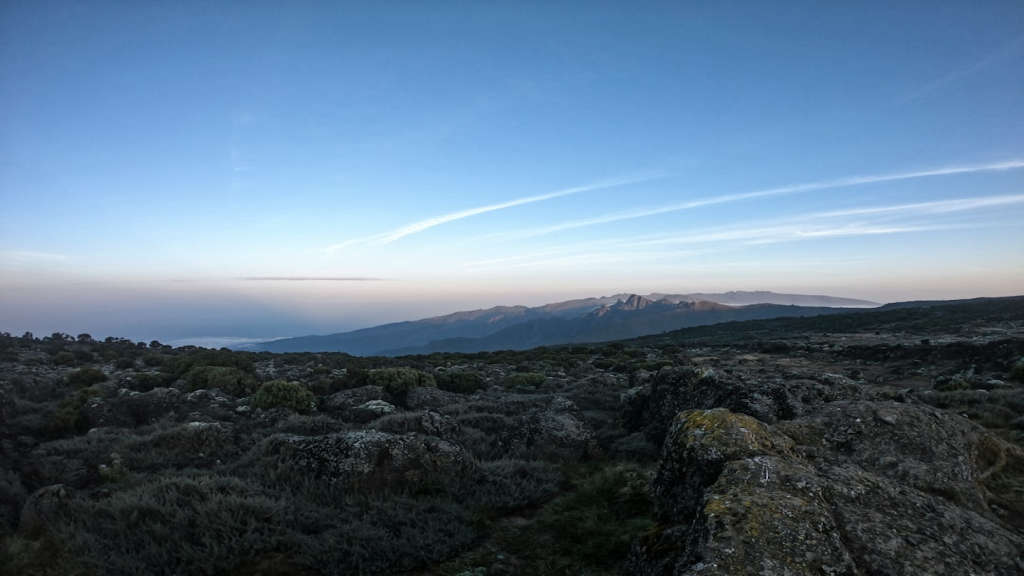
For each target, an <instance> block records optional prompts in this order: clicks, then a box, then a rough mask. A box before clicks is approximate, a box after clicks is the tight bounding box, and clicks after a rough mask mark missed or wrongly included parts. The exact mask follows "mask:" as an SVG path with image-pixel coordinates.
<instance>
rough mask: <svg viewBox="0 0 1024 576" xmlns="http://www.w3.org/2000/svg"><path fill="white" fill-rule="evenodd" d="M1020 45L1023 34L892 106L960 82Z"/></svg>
mask: <svg viewBox="0 0 1024 576" xmlns="http://www.w3.org/2000/svg"><path fill="white" fill-rule="evenodd" d="M1021 45H1024V36H1018V37H1016V38H1014V39H1012V40H1010V41H1009V42H1006V43H1005V44H1003V45H1002V46H1000V47H999V48H998V49H996V50H993V51H992V52H989V53H988V54H986V55H985V56H983V57H982V58H980V59H978V60H975V61H974V62H971V63H970V64H967V65H965V66H961V67H959V68H954V69H953V70H950V71H949V72H947V73H946V74H943V75H942V76H940V77H938V78H936V79H934V80H932V81H930V82H926V83H924V84H922V85H921V86H919V87H918V88H916V89H915V90H913V91H912V92H910V93H908V94H906V95H905V96H903V97H902V98H900V99H898V100H897V101H896V102H895V103H894V106H903V105H905V104H909V103H911V102H914V101H915V100H920V99H921V98H925V97H927V96H929V95H931V94H933V93H935V92H939V91H941V90H943V89H945V88H946V87H947V86H950V85H952V84H955V83H957V82H960V81H961V80H963V79H965V78H968V77H970V76H972V75H974V74H975V73H977V72H979V71H981V70H983V69H985V68H987V67H989V66H991V65H993V64H995V63H996V62H998V61H999V60H1002V59H1004V58H1006V57H1007V56H1010V55H1012V54H1013V53H1014V52H1016V51H1017V49H1019V48H1020V47H1021Z"/></svg>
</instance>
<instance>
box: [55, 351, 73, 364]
mask: <svg viewBox="0 0 1024 576" xmlns="http://www.w3.org/2000/svg"><path fill="white" fill-rule="evenodd" d="M53 363H54V364H56V365H57V366H73V365H74V364H75V355H74V354H72V353H71V352H68V351H67V350H61V351H60V352H57V353H56V354H54V355H53Z"/></svg>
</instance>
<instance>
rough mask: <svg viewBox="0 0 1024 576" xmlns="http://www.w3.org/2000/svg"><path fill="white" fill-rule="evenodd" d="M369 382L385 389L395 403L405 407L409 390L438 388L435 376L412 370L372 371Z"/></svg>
mask: <svg viewBox="0 0 1024 576" xmlns="http://www.w3.org/2000/svg"><path fill="white" fill-rule="evenodd" d="M368 381H369V384H372V385H375V386H380V387H382V388H384V391H385V392H387V393H388V394H389V395H390V396H391V397H392V398H394V400H395V402H397V403H398V404H399V405H403V406H404V405H405V399H406V396H407V395H408V394H409V390H412V389H413V388H418V387H420V386H428V387H431V386H436V383H435V382H434V377H433V376H431V375H430V374H427V373H426V372H420V371H419V370H414V369H412V368H380V369H377V370H371V371H370V373H369V378H368Z"/></svg>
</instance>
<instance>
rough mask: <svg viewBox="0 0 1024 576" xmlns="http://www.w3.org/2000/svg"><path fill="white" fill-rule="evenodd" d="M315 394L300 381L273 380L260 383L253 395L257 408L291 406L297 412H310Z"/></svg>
mask: <svg viewBox="0 0 1024 576" xmlns="http://www.w3.org/2000/svg"><path fill="white" fill-rule="evenodd" d="M313 402H314V396H313V393H312V392H310V391H309V390H308V389H307V388H306V387H305V386H303V385H302V384H300V383H299V382H288V381H285V380H271V381H269V382H264V383H263V384H261V385H260V387H259V389H258V390H256V393H255V394H253V395H252V405H253V406H255V407H257V408H264V409H269V408H278V407H282V408H290V409H292V410H295V411H296V412H309V410H310V409H312V407H313Z"/></svg>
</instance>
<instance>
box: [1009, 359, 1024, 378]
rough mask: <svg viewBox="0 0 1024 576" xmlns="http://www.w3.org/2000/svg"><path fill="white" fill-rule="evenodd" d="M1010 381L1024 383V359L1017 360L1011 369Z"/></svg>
mask: <svg viewBox="0 0 1024 576" xmlns="http://www.w3.org/2000/svg"><path fill="white" fill-rule="evenodd" d="M1010 380H1016V381H1017V382H1021V383H1024V358H1021V359H1020V360H1017V363H1016V364H1014V365H1013V368H1010Z"/></svg>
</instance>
